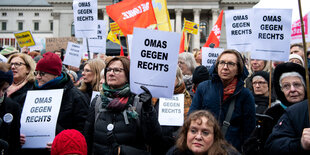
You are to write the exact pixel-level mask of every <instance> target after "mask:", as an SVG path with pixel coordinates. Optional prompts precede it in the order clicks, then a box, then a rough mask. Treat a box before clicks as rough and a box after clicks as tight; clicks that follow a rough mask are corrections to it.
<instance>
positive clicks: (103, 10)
mask: <svg viewBox="0 0 310 155" xmlns="http://www.w3.org/2000/svg"><path fill="white" fill-rule="evenodd" d="M102 12H103V20H105V21H107V30H109V28H110V20H109V15H108V13H107V10H106V9H105V8H103V9H102Z"/></svg>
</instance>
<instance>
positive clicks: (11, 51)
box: [0, 46, 18, 57]
mask: <svg viewBox="0 0 310 155" xmlns="http://www.w3.org/2000/svg"><path fill="white" fill-rule="evenodd" d="M14 53H18V50H17V49H16V48H14V47H11V46H9V47H6V48H4V49H2V50H1V51H0V54H2V55H3V56H5V57H9V56H10V55H12V54H14Z"/></svg>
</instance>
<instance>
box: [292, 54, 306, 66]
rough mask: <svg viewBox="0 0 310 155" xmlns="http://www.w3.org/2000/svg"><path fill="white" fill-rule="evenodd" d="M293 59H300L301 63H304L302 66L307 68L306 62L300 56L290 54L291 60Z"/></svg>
mask: <svg viewBox="0 0 310 155" xmlns="http://www.w3.org/2000/svg"><path fill="white" fill-rule="evenodd" d="M291 59H298V60H300V62H301V63H302V66H303V67H304V66H305V63H304V60H303V59H302V57H301V56H300V55H298V54H290V57H289V60H291Z"/></svg>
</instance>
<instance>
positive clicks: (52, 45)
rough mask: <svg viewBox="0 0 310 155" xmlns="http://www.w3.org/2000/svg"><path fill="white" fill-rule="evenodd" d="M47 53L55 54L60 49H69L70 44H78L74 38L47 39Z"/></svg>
mask: <svg viewBox="0 0 310 155" xmlns="http://www.w3.org/2000/svg"><path fill="white" fill-rule="evenodd" d="M45 42H46V52H54V51H56V50H60V49H67V45H68V42H73V43H77V39H76V38H74V37H60V38H46V39H45Z"/></svg>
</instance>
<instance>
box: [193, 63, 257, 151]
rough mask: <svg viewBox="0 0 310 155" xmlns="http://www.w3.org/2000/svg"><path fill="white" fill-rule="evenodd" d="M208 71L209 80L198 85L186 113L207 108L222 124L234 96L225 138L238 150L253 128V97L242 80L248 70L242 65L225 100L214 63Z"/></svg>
mask: <svg viewBox="0 0 310 155" xmlns="http://www.w3.org/2000/svg"><path fill="white" fill-rule="evenodd" d="M210 73H211V77H212V78H211V80H208V81H204V82H202V83H200V84H199V85H198V88H197V91H196V94H195V96H194V98H193V101H192V104H191V107H190V109H189V112H188V113H191V112H193V111H195V110H201V109H205V110H209V111H211V112H212V113H213V115H214V116H215V118H216V119H217V120H218V121H219V123H220V125H222V122H223V121H224V119H225V116H226V113H227V111H228V107H229V103H230V102H231V101H232V99H233V98H235V109H234V111H233V114H232V117H231V120H230V126H229V128H228V130H227V132H226V136H225V139H226V140H227V141H228V142H229V143H231V144H232V145H233V146H234V147H235V148H236V149H238V150H239V151H240V150H241V145H242V144H243V143H244V141H245V140H246V139H247V138H248V137H249V136H250V134H251V132H252V131H253V130H254V128H255V102H254V97H253V95H252V93H251V92H250V91H249V90H248V89H247V88H244V82H243V81H244V79H245V78H246V77H247V76H248V71H247V69H246V68H245V67H244V71H243V74H242V75H238V83H237V86H236V90H235V92H234V94H233V95H232V96H230V97H229V98H227V99H226V101H225V102H223V89H224V88H223V83H222V81H221V79H220V77H219V76H218V74H217V73H216V72H215V71H214V65H213V67H212V68H211V69H210Z"/></svg>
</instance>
